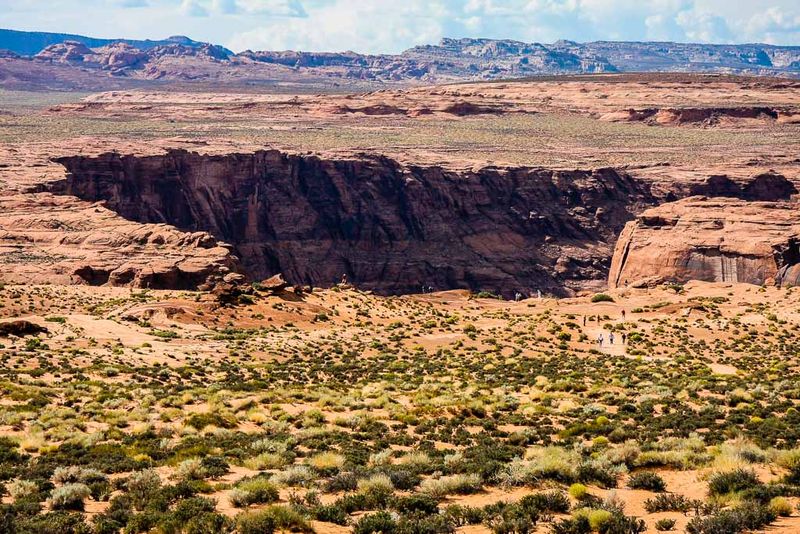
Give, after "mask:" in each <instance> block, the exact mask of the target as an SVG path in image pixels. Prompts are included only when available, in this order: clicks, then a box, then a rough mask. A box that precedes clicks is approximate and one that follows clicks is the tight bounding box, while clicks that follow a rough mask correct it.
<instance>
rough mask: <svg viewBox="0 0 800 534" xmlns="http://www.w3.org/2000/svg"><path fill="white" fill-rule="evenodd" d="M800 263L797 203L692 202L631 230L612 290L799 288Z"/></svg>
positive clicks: (664, 208)
mask: <svg viewBox="0 0 800 534" xmlns="http://www.w3.org/2000/svg"><path fill="white" fill-rule="evenodd" d="M799 262H800V210H798V205H797V204H795V203H791V202H746V201H743V200H739V199H733V198H713V199H710V198H706V197H692V198H688V199H684V200H680V201H677V202H671V203H668V204H664V205H661V206H658V207H656V208H651V209H649V210H646V211H645V212H643V213H642V214H641V215H639V216H638V217H637V218H636V220H634V221H631V222H629V223H628V224H627V225H626V226H625V229H624V230H623V231H622V233H621V235H620V237H619V240H618V241H617V244H616V247H615V250H614V257H613V260H612V264H611V271H610V274H609V286H610V287H621V286H627V285H634V284H636V283H637V282H638V281H639V280H644V279H648V278H651V277H660V278H662V279H664V280H666V281H675V282H686V281H689V280H703V281H709V282H744V283H751V284H765V283H766V284H771V283H778V284H784V285H796V284H797V281H798V279H799V278H800V265H798V263H799Z"/></svg>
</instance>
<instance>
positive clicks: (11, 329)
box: [0, 319, 47, 337]
mask: <svg viewBox="0 0 800 534" xmlns="http://www.w3.org/2000/svg"><path fill="white" fill-rule="evenodd" d="M45 332H47V328H45V327H43V326H39V325H38V324H36V323H32V322H30V321H26V320H24V319H16V320H13V321H3V322H0V337H9V336H17V337H23V336H35V335H37V334H43V333H45Z"/></svg>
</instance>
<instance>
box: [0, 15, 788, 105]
mask: <svg viewBox="0 0 800 534" xmlns="http://www.w3.org/2000/svg"><path fill="white" fill-rule="evenodd" d="M2 49H8V50H10V52H3V51H2ZM618 72H641V73H646V72H679V73H682V72H703V73H719V74H744V75H752V76H782V77H792V78H800V46H772V45H765V44H742V45H714V44H691V43H667V42H663V43H662V42H614V41H598V42H591V43H576V42H573V41H563V40H562V41H556V42H555V43H551V44H542V43H523V42H520V41H512V40H495V39H443V40H442V41H441V42H440V43H439V44H436V45H425V46H417V47H414V48H411V49H409V50H406V51H405V52H403V53H401V54H397V55H392V54H373V55H366V54H359V53H356V52H295V51H280V52H276V51H255V52H254V51H250V50H247V51H244V52H241V53H239V54H234V53H233V52H231V51H230V50H228V49H226V48H224V47H222V46H218V45H213V44H209V43H202V42H198V41H193V40H192V39H189V38H188V37H170V38H168V39H165V40H163V41H135V40H130V39H119V40H110V39H94V38H90V37H83V36H76V35H67V34H55V33H38V32H17V31H13V30H0V86H3V87H6V88H18V89H58V90H74V89H80V90H89V91H96V90H103V89H116V88H120V87H126V86H130V85H142V84H148V83H151V82H158V83H162V84H163V83H173V82H181V83H188V84H195V85H196V84H198V83H210V84H224V85H248V86H253V85H255V86H258V85H263V84H280V83H286V82H291V83H299V84H320V83H321V84H323V85H325V86H340V85H341V84H346V85H347V86H357V87H369V88H375V87H378V88H379V87H382V86H386V85H387V84H395V85H408V84H431V83H443V82H459V81H469V80H476V81H479V80H499V79H512V78H525V77H533V76H552V75H564V74H594V73H618Z"/></svg>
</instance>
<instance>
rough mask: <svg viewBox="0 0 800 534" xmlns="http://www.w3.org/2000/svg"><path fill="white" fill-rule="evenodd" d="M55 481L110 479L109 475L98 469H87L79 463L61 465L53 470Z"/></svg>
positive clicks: (86, 481)
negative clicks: (78, 464)
mask: <svg viewBox="0 0 800 534" xmlns="http://www.w3.org/2000/svg"><path fill="white" fill-rule="evenodd" d="M52 480H53V483H55V484H58V485H62V484H70V483H75V482H81V483H83V484H88V483H90V482H97V481H101V480H108V477H106V475H104V474H103V473H101V472H100V471H97V470H96V469H87V468H85V467H80V466H77V465H70V466H66V467H65V466H59V467H56V468H55V470H54V471H53V477H52Z"/></svg>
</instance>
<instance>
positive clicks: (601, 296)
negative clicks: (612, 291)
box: [592, 293, 614, 303]
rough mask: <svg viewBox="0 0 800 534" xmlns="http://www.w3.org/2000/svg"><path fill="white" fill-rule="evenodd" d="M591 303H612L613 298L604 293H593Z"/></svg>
mask: <svg viewBox="0 0 800 534" xmlns="http://www.w3.org/2000/svg"><path fill="white" fill-rule="evenodd" d="M592 302H594V303H597V302H614V298H613V297H612V296H611V295H607V294H605V293H595V294H594V295H593V296H592Z"/></svg>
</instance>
